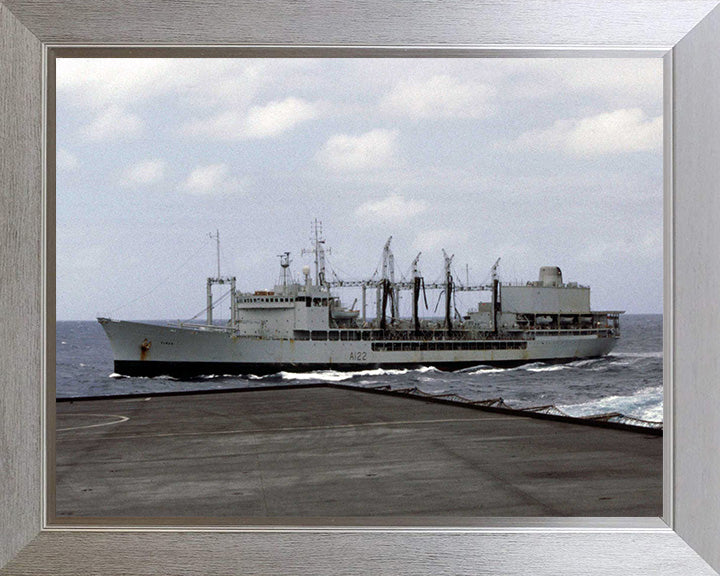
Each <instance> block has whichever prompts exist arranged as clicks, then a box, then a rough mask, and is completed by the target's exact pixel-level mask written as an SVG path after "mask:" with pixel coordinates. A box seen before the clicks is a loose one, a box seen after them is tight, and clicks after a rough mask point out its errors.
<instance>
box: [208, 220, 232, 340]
mask: <svg viewBox="0 0 720 576" xmlns="http://www.w3.org/2000/svg"><path fill="white" fill-rule="evenodd" d="M209 236H210V238H212V239H214V240H215V249H216V251H217V276H216V277H215V278H208V279H207V286H206V294H207V325H208V326H210V325H212V323H213V313H212V311H213V296H212V287H213V285H214V284H230V324H231V326H235V276H227V277H225V278H223V277H222V276H220V230H217V229H216V230H215V234H213V233H212V232H210V234H209Z"/></svg>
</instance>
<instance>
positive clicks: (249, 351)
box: [100, 319, 617, 378]
mask: <svg viewBox="0 0 720 576" xmlns="http://www.w3.org/2000/svg"><path fill="white" fill-rule="evenodd" d="M100 323H101V325H102V326H103V328H104V329H105V332H106V333H107V336H108V338H109V340H110V345H111V347H112V350H113V356H114V369H115V372H117V373H118V374H123V375H127V376H150V377H152V376H161V375H168V376H173V377H179V378H188V377H193V376H200V375H211V374H220V375H225V374H227V375H235V374H255V375H265V374H273V373H277V372H280V371H288V372H308V371H313V370H341V371H358V370H368V369H373V368H417V367H421V366H434V367H435V368H438V369H440V370H460V369H463V368H468V367H472V366H477V365H479V364H484V365H490V366H518V365H521V364H526V363H529V362H547V363H554V362H569V361H573V360H578V359H585V358H596V357H600V356H604V355H606V354H607V353H609V352H610V351H611V350H612V349H613V347H614V346H615V343H616V341H617V338H616V337H613V336H602V335H599V334H591V333H588V334H573V335H571V334H561V333H556V334H552V335H551V334H548V335H535V337H534V338H533V339H530V340H526V339H515V340H512V339H507V338H504V339H498V340H474V341H467V340H445V341H431V342H427V341H423V342H419V341H403V342H400V341H391V340H387V341H370V340H350V341H341V340H324V341H317V340H314V341H313V340H293V339H268V338H254V337H253V338H249V337H241V336H234V335H232V334H230V333H229V332H227V331H224V330H217V329H213V328H211V329H207V328H187V327H179V326H162V325H155V324H147V323H140V322H127V321H115V320H108V319H100Z"/></svg>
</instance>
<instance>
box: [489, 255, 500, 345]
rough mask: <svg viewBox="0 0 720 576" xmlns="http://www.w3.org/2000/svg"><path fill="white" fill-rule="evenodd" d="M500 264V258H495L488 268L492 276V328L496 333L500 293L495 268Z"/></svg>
mask: <svg viewBox="0 0 720 576" xmlns="http://www.w3.org/2000/svg"><path fill="white" fill-rule="evenodd" d="M499 264H500V258H498V259H497V260H495V264H493V267H492V268H491V269H490V276H491V278H492V329H493V332H494V333H495V334H497V317H498V312H499V311H500V301H499V299H498V296H499V294H500V280H499V279H498V273H497V269H498V266H499Z"/></svg>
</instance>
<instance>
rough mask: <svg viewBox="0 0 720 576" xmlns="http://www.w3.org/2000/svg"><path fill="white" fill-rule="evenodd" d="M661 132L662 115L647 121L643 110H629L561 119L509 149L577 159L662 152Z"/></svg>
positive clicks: (527, 134) (514, 143) (520, 138)
mask: <svg viewBox="0 0 720 576" xmlns="http://www.w3.org/2000/svg"><path fill="white" fill-rule="evenodd" d="M662 133H663V119H662V116H657V117H655V118H648V117H647V115H646V114H645V113H644V112H643V111H642V110H641V109H640V108H630V109H620V110H615V111H613V112H605V113H602V114H598V115H596V116H589V117H586V118H581V119H564V120H558V121H557V122H555V123H554V124H553V125H552V126H551V127H550V128H547V129H544V130H533V131H530V132H525V133H524V134H522V135H520V137H518V138H517V139H516V140H514V141H513V142H512V143H511V145H510V147H511V148H519V149H532V150H536V151H544V150H548V149H559V150H562V151H564V152H566V153H568V154H572V155H574V156H594V155H601V154H617V153H624V152H640V151H659V150H661V149H662Z"/></svg>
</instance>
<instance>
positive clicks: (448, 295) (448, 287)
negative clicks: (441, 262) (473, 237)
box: [442, 248, 455, 332]
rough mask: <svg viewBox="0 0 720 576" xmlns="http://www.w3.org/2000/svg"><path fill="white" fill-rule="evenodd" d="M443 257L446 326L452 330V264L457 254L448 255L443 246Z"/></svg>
mask: <svg viewBox="0 0 720 576" xmlns="http://www.w3.org/2000/svg"><path fill="white" fill-rule="evenodd" d="M442 253H443V258H445V327H446V328H447V330H448V332H450V331H451V330H452V314H451V313H450V311H451V310H452V290H453V279H452V272H451V271H450V265H451V264H452V259H453V258H455V254H453V255H452V256H448V255H447V252H445V249H444V248H443V251H442Z"/></svg>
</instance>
